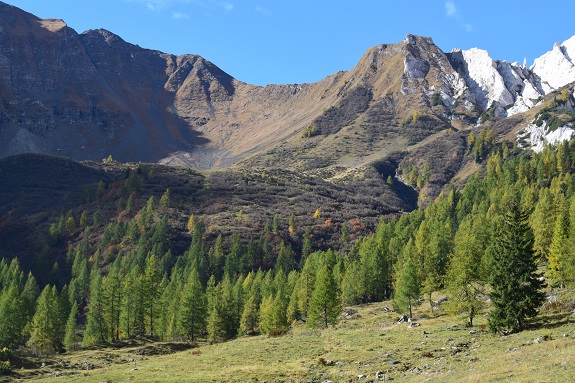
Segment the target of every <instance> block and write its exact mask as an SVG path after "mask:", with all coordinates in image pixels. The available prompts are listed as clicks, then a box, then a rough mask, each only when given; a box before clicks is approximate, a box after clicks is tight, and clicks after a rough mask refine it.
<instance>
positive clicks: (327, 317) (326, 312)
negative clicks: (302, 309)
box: [307, 265, 341, 328]
mask: <svg viewBox="0 0 575 383" xmlns="http://www.w3.org/2000/svg"><path fill="white" fill-rule="evenodd" d="M340 310H341V308H340V302H339V299H338V291H337V285H336V283H335V279H334V277H333V273H332V271H331V270H330V269H329V268H328V266H327V265H325V266H323V267H322V268H321V269H320V270H319V271H318V273H317V277H316V280H315V287H314V290H313V294H312V296H311V302H310V306H309V310H308V321H307V323H308V325H309V326H310V327H323V328H327V327H328V326H329V325H334V324H335V323H336V321H337V317H338V315H339V313H340Z"/></svg>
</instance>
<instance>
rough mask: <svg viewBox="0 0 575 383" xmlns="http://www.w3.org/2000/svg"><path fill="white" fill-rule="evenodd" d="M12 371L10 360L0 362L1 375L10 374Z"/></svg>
mask: <svg viewBox="0 0 575 383" xmlns="http://www.w3.org/2000/svg"><path fill="white" fill-rule="evenodd" d="M11 372H12V368H11V367H10V362H0V375H8V374H10V373H11Z"/></svg>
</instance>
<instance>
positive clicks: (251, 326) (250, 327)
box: [240, 295, 259, 335]
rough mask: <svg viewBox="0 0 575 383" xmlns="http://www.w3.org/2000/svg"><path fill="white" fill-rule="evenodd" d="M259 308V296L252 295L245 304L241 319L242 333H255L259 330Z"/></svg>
mask: <svg viewBox="0 0 575 383" xmlns="http://www.w3.org/2000/svg"><path fill="white" fill-rule="evenodd" d="M258 324H259V309H258V303H257V298H256V296H255V295H251V296H250V297H249V299H248V300H247V302H246V304H245V305H244V310H243V312H242V318H241V320H240V334H241V335H255V334H257V333H258V332H259V327H258Z"/></svg>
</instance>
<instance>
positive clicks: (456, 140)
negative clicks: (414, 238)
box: [0, 2, 575, 194]
mask: <svg viewBox="0 0 575 383" xmlns="http://www.w3.org/2000/svg"><path fill="white" fill-rule="evenodd" d="M574 59H575V36H574V37H572V38H570V39H569V40H567V41H565V42H564V43H563V44H555V46H554V47H553V49H552V50H551V51H549V52H547V53H545V54H543V55H542V56H541V57H540V58H538V59H536V60H535V62H534V64H533V65H532V66H531V67H527V66H526V64H525V63H523V64H522V65H520V64H518V63H508V62H506V61H500V60H494V59H492V58H491V57H490V56H489V54H488V52H486V51H484V50H481V49H477V48H473V49H469V50H459V49H454V50H453V51H451V52H449V53H445V52H443V51H442V50H441V49H439V47H437V46H436V45H435V44H434V43H433V41H432V39H431V38H428V37H421V36H414V35H407V36H406V37H405V39H404V40H403V41H401V42H398V43H395V44H382V45H378V46H376V47H373V48H371V49H369V50H368V51H367V52H366V53H365V54H364V55H363V57H362V58H361V59H360V60H359V62H358V64H357V65H356V66H355V67H354V68H353V69H351V70H350V71H347V72H343V71H342V72H338V73H335V74H333V75H331V76H328V77H326V78H325V79H323V80H321V81H319V82H316V83H311V84H290V85H268V86H265V87H261V86H254V85H250V84H246V83H244V82H241V81H239V80H237V79H235V78H233V77H232V76H230V75H228V74H227V73H225V72H224V71H222V70H221V69H219V68H218V67H217V66H216V65H214V64H213V63H211V62H209V61H207V60H205V59H204V58H202V57H200V56H197V55H182V56H175V55H171V54H168V53H163V52H159V51H154V50H149V49H144V48H141V47H139V46H137V45H133V44H130V43H128V42H126V41H124V40H122V38H121V37H119V36H117V35H115V34H113V33H112V32H110V31H107V30H103V29H99V30H89V31H86V32H83V33H81V34H78V33H76V32H75V31H74V30H73V29H71V28H69V27H68V26H67V25H66V24H65V22H64V21H62V20H56V19H40V18H38V17H36V16H34V15H31V14H29V13H26V12H24V11H22V10H20V9H18V8H16V7H13V6H10V5H8V4H6V3H2V2H0V101H1V102H0V127H1V129H0V157H6V156H10V155H14V154H18V153H30V152H32V153H44V154H52V155H59V156H64V157H69V158H72V159H76V160H101V159H103V158H107V157H108V156H110V155H111V156H112V157H113V158H114V159H116V160H119V161H123V162H137V161H143V162H160V163H163V164H171V165H184V166H187V167H190V168H192V169H196V170H208V169H221V168H230V169H240V170H241V169H243V170H244V171H245V169H249V171H253V170H254V169H270V168H276V169H281V170H285V171H291V172H297V173H298V174H304V175H307V176H311V177H315V178H321V179H322V180H325V181H328V182H335V183H338V182H346V181H348V180H353V179H358V178H361V179H365V178H366V175H369V174H372V173H373V174H379V175H383V176H384V178H385V177H387V176H389V175H391V176H394V175H397V174H400V173H401V168H402V167H403V170H404V171H405V170H406V169H408V167H409V166H416V167H421V166H423V164H424V163H426V164H427V165H428V166H429V167H430V168H431V177H430V182H429V184H430V185H433V184H435V186H433V187H431V186H430V188H431V189H432V190H431V194H437V191H438V190H439V189H440V188H441V187H442V186H443V185H444V184H446V183H448V182H449V181H450V180H452V179H453V177H455V176H456V174H457V173H458V172H461V170H462V169H463V168H464V167H465V165H466V163H467V162H466V160H465V159H464V156H465V153H466V150H467V148H466V146H467V143H466V137H467V134H468V132H469V131H470V129H477V128H478V127H480V126H489V125H490V124H495V129H496V131H497V132H498V133H499V135H500V136H501V137H503V136H505V135H507V134H509V132H511V131H513V132H514V133H517V131H519V130H522V129H523V130H524V129H525V128H527V127H528V126H529V123H530V122H532V119H533V117H534V116H533V115H530V114H529V111H530V110H532V108H534V107H537V106H541V105H542V104H543V100H544V97H545V96H546V95H549V94H550V93H552V92H555V91H557V90H558V89H560V88H561V87H563V86H565V85H567V84H570V83H571V82H573V81H575V64H574V61H573V60H574ZM526 113H527V114H526ZM518 116H519V117H518ZM567 127H569V126H567ZM497 129H499V130H497ZM524 132H525V130H524ZM570 134H571V130H568V131H566V133H565V134H563V136H561V137H569V136H570ZM541 136H542V134H541V133H539V136H538V137H541ZM513 139H515V138H513ZM426 153H427V156H425V154H426ZM374 172H375V173H374ZM377 177H379V176H376V178H377ZM379 181H381V180H379ZM379 181H378V182H379Z"/></svg>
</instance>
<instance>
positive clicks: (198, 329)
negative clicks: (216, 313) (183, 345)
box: [178, 270, 207, 342]
mask: <svg viewBox="0 0 575 383" xmlns="http://www.w3.org/2000/svg"><path fill="white" fill-rule="evenodd" d="M179 305H180V310H179V312H178V315H179V325H180V328H181V331H180V332H181V334H182V335H183V336H185V337H186V338H188V339H190V340H191V341H192V342H194V341H195V340H196V339H197V337H198V336H199V335H200V334H202V333H203V331H204V329H205V326H206V313H207V300H206V295H205V293H204V289H203V287H202V284H201V282H200V275H199V274H198V272H197V271H196V270H192V272H191V273H190V276H189V277H188V281H187V283H186V284H185V285H184V288H183V291H182V295H181V299H180V302H179Z"/></svg>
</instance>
